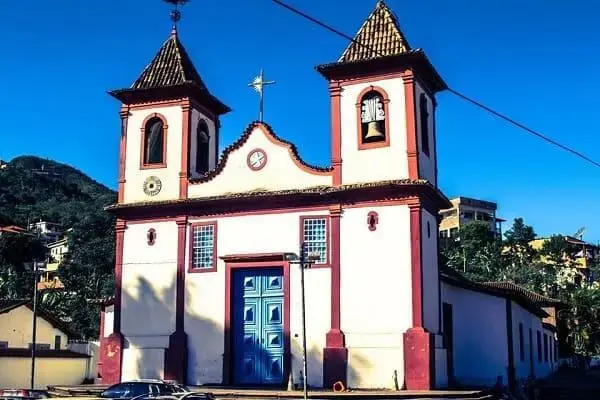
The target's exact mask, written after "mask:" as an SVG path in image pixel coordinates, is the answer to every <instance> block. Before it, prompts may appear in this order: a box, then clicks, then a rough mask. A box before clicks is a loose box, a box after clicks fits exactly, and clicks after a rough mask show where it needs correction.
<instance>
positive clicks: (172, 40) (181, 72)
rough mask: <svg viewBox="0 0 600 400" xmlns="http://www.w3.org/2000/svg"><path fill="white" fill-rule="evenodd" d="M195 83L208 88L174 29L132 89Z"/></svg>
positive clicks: (204, 88)
mask: <svg viewBox="0 0 600 400" xmlns="http://www.w3.org/2000/svg"><path fill="white" fill-rule="evenodd" d="M187 83H194V84H196V85H198V86H200V87H201V88H202V89H203V90H207V89H206V86H205V85H204V82H203V81H202V78H200V74H198V71H197V70H196V68H195V67H194V64H193V63H192V60H191V59H190V57H189V56H188V54H187V52H186V51H185V48H184V47H183V44H181V41H180V40H179V38H178V36H177V31H176V30H175V29H173V31H172V32H171V35H170V36H169V38H168V39H167V40H166V41H165V42H164V43H163V45H162V46H161V47H160V50H158V53H157V54H156V56H155V57H154V58H153V59H152V61H151V62H150V64H148V65H147V66H146V68H144V70H143V71H142V74H141V75H140V76H139V78H137V79H136V81H135V82H134V83H133V85H131V88H132V89H154V88H160V87H168V86H176V85H183V84H187Z"/></svg>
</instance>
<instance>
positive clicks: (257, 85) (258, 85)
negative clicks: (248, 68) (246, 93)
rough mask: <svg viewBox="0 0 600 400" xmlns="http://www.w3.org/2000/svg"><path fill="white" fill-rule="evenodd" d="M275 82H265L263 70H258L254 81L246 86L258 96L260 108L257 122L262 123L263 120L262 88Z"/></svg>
mask: <svg viewBox="0 0 600 400" xmlns="http://www.w3.org/2000/svg"><path fill="white" fill-rule="evenodd" d="M273 84H275V81H265V74H264V72H263V70H262V69H261V70H260V75H258V76H257V77H256V78H254V80H253V81H252V82H251V83H249V84H248V87H252V88H254V90H256V91H257V92H258V94H259V96H260V106H259V112H258V120H259V121H261V122H262V120H263V108H264V88H265V86H267V85H273Z"/></svg>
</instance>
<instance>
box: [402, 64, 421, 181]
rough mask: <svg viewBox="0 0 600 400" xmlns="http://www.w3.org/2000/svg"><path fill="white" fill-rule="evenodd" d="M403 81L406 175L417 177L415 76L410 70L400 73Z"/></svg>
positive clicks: (411, 177) (412, 177)
mask: <svg viewBox="0 0 600 400" xmlns="http://www.w3.org/2000/svg"><path fill="white" fill-rule="evenodd" d="M402 80H403V81H404V104H405V109H406V156H407V158H408V177H409V178H410V179H419V150H418V148H417V147H418V146H417V123H416V120H415V118H416V109H415V76H414V75H413V72H412V71H411V70H406V71H405V72H403V73H402Z"/></svg>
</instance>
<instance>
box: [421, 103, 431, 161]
mask: <svg viewBox="0 0 600 400" xmlns="http://www.w3.org/2000/svg"><path fill="white" fill-rule="evenodd" d="M419 116H420V118H421V148H422V149H423V153H425V154H426V155H427V156H429V111H428V110H427V96H425V93H421V96H420V97H419Z"/></svg>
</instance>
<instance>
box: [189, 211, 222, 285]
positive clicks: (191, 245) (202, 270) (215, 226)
mask: <svg viewBox="0 0 600 400" xmlns="http://www.w3.org/2000/svg"><path fill="white" fill-rule="evenodd" d="M211 225H212V226H213V235H214V240H213V260H212V265H213V266H212V268H194V267H193V261H194V259H193V255H194V243H193V241H194V228H196V227H199V226H211ZM218 239H219V235H218V223H217V221H202V222H194V223H192V224H191V225H190V239H189V241H188V242H189V252H188V254H189V261H188V273H190V274H201V273H205V272H217V242H218Z"/></svg>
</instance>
